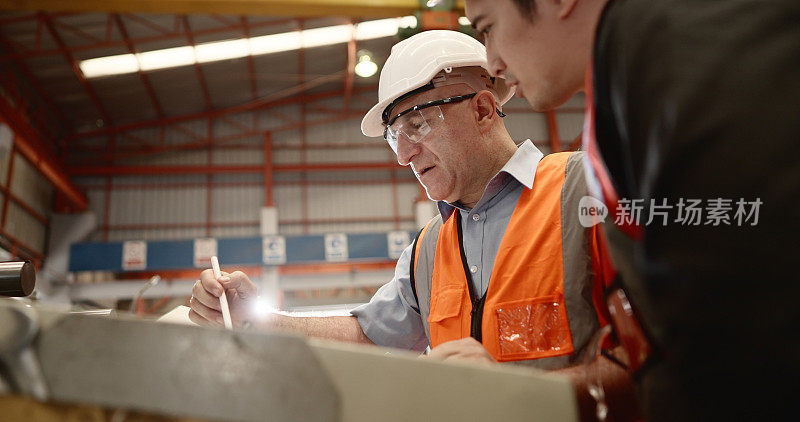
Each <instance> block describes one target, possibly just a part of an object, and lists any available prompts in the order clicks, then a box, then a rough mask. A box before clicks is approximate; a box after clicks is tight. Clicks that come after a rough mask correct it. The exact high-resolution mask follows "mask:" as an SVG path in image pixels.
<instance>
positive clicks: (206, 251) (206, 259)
mask: <svg viewBox="0 0 800 422" xmlns="http://www.w3.org/2000/svg"><path fill="white" fill-rule="evenodd" d="M215 255H217V239H214V238H209V239H195V240H194V266H195V268H211V257H212V256H215Z"/></svg>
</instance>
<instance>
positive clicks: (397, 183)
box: [70, 97, 583, 240]
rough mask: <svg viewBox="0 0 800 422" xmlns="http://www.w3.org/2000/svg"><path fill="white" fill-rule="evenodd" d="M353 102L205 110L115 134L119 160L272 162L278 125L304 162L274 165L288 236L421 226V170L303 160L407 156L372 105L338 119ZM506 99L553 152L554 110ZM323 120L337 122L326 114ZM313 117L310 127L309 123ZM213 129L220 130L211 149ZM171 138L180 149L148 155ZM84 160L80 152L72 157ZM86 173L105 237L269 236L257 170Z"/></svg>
mask: <svg viewBox="0 0 800 422" xmlns="http://www.w3.org/2000/svg"><path fill="white" fill-rule="evenodd" d="M359 101H361V102H364V103H365V101H364V99H361V100H359ZM582 106H583V98H582V97H577V98H574V99H572V100H571V101H570V103H568V104H566V105H565V107H566V108H567V109H568V110H567V111H564V112H560V113H558V114H557V124H558V127H559V135H560V139H561V140H562V144H563V145H564V148H566V145H568V144H569V143H570V142H572V141H573V140H574V139H575V137H576V136H578V135H579V134H580V132H581V129H582V124H583V115H582V113H581V112H580V110H578V109H580V108H582ZM341 107H342V99H341V98H333V99H327V100H323V101H318V102H315V103H311V104H306V105H287V106H282V107H279V108H272V109H268V110H258V111H252V112H245V113H239V114H236V115H230V116H226V117H224V118H221V119H215V120H214V121H213V123H212V124H209V123H208V121H207V120H197V121H187V122H181V123H179V124H175V125H173V126H169V127H166V128H163V129H159V128H149V129H142V130H137V131H133V132H130V133H127V134H122V135H117V136H115V137H114V147H115V148H116V152H115V157H116V158H117V159H116V160H114V161H113V164H115V165H123V166H136V165H138V166H229V167H230V166H233V167H235V166H255V167H260V166H263V165H264V149H263V146H264V136H265V133H266V132H267V130H272V133H271V142H272V148H273V150H272V163H273V165H274V166H279V167H280V166H296V168H298V169H297V170H290V171H278V172H275V173H274V175H273V181H274V187H273V198H274V204H275V206H276V207H277V208H278V215H279V231H280V233H281V234H287V235H291V234H303V233H309V234H318V233H328V232H371V231H389V230H413V229H414V228H415V223H414V206H413V205H414V202H415V201H416V198H417V197H418V196H419V194H420V188H419V186H418V184H417V181H416V179H415V178H414V177H413V174H412V173H411V171H410V170H409V169H407V168H403V169H390V168H386V169H363V170H330V169H328V170H319V169H306V170H301V169H300V166H307V167H314V166H318V165H326V164H342V163H352V164H353V165H356V166H357V165H359V164H364V163H385V164H390V163H393V162H395V160H396V158H395V156H394V154H393V153H392V151H391V150H390V149H389V148H388V147H387V146H386V145H385V144H384V142H383V141H382V140H380V139H370V138H366V137H364V136H363V135H362V134H361V131H360V121H361V115H360V113H353V115H352V117H347V118H341V117H340V118H338V119H336V116H337V115H338V116H341V114H340V111H341ZM304 109H305V110H304ZM506 109H507V110H510V111H509V112H508V116H507V117H506V118H505V122H506V125H507V127H508V129H509V132H510V134H511V136H512V138H514V139H515V140H517V141H522V140H524V139H532V140H533V141H534V142H535V143H536V145H537V146H538V147H539V148H541V149H542V150H543V151H544V152H545V153H547V152H549V151H550V144H549V137H550V136H549V131H548V126H547V120H546V118H545V116H544V115H543V114H538V113H532V112H530V110H529V107H528V105H527V103H526V102H524V100H520V99H513V100H512V101H511V102H509V103H508V104H507V105H506ZM337 113H339V114H337ZM321 121H324V122H326V123H324V124H315V123H314V122H321ZM303 122H307V123H309V125H308V126H305V127H304V126H303ZM160 132H163V137H162V136H161V133H160ZM209 139H212V140H213V147H211V149H210V150H209V147H208V145H209V143H208V140H209ZM92 142H95V143H97V145H98V148H106V149H108V145H107V144H105V143H103V142H101V141H98V140H89V141H88V144H87V143H86V141H82V145H91V144H92ZM159 144H161V145H166V146H175V147H176V149H175V150H173V151H168V152H164V153H159V154H155V155H145V154H143V151H146V150H147V148H152V147H155V146H158V145H159ZM187 145H188V146H189V147H186V146H187ZM75 159H80V156H78V155H75V156H70V160H75ZM109 163H110V162H109ZM76 183H77V184H79V186H82V187H84V188H86V189H87V191H88V192H87V194H88V197H89V202H90V208H91V209H92V210H93V211H94V212H95V213H96V214H97V215H98V220H99V221H101V222H102V223H101V227H100V230H98V232H97V233H95V234H94V235H93V238H94V240H104V239H107V240H128V239H145V240H156V239H177V238H194V237H204V236H214V237H239V236H257V235H258V234H259V218H260V209H261V207H262V206H264V203H265V187H264V177H263V174H262V173H259V172H256V171H249V172H245V173H235V174H233V173H232V174H225V173H219V174H212V175H206V174H193V175H177V174H176V175H173V174H165V175H142V176H114V177H108V178H107V177H80V178H76ZM209 189H210V195H211V196H210V198H209V196H208V195H209ZM108 194H110V196H109V197H108V198H106V195H108ZM209 199H210V200H209ZM106 205H107V212H106ZM209 207H210V208H209Z"/></svg>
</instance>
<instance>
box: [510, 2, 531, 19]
mask: <svg viewBox="0 0 800 422" xmlns="http://www.w3.org/2000/svg"><path fill="white" fill-rule="evenodd" d="M511 2H512V3H514V5H515V6H517V10H519V11H520V12H522V14H523V15H524V16H525V17H526V18H529V19H530V18H532V17H533V15H534V13H536V0H511Z"/></svg>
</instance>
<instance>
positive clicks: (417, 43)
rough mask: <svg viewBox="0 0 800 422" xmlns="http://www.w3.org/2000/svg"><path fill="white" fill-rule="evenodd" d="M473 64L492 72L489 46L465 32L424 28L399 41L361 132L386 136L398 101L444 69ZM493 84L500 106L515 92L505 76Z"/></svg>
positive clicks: (385, 69) (385, 68) (385, 66)
mask: <svg viewBox="0 0 800 422" xmlns="http://www.w3.org/2000/svg"><path fill="white" fill-rule="evenodd" d="M470 66H476V67H477V66H480V67H482V68H483V69H485V70H486V71H487V73H488V67H489V65H488V63H487V61H486V48H485V47H484V46H483V44H481V43H480V42H479V41H478V40H476V39H475V38H472V37H471V36H469V35H467V34H463V33H461V32H456V31H441V30H432V31H423V32H421V33H419V34H416V35H414V36H412V37H409V38H407V39H405V40H403V41H400V42H399V43H397V44H395V45H394V47H392V53H391V54H390V55H389V58H388V59H387V60H386V63H385V64H384V65H383V69H381V77H380V82H379V84H378V104H375V106H373V107H372V108H371V109H370V110H369V111H368V112H367V114H366V115H365V116H364V119H363V120H362V121H361V132H363V133H364V135H366V136H382V135H383V130H384V116H383V114H384V110H386V108H387V107H388V106H389V105H391V104H392V103H393V102H394V101H395V100H397V99H398V98H400V97H401V96H403V95H404V94H407V93H409V92H411V91H413V90H415V89H418V88H421V87H423V86H425V85H427V84H429V83H430V82H431V81H432V80H433V79H434V77H435V76H436V75H437V74H439V73H440V72H441V71H443V70H444V71H445V72H448V73H449V72H450V70H451V69H453V68H458V67H470ZM492 83H493V84H494V87H493V89H492V91H493V92H494V94H495V96H496V97H497V102H498V103H499V104H500V105H502V104H505V102H506V101H508V100H509V99H510V98H511V97H512V96H513V95H514V90H513V89H510V88H509V87H508V86H507V85H506V84H505V81H504V80H503V79H500V78H497V79H495V78H492ZM437 86H438V85H437Z"/></svg>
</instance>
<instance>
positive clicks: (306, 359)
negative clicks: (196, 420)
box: [38, 315, 340, 421]
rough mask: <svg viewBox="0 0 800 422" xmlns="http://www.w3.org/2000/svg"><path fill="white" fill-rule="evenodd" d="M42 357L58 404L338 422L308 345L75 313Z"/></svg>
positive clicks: (44, 340)
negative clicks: (84, 404)
mask: <svg viewBox="0 0 800 422" xmlns="http://www.w3.org/2000/svg"><path fill="white" fill-rule="evenodd" d="M38 351H39V357H40V360H41V365H42V370H43V372H44V375H45V378H46V380H47V384H48V386H49V387H50V392H51V397H52V399H54V400H57V401H63V402H68V403H91V404H96V405H102V406H108V407H119V408H129V409H136V410H143V411H152V412H158V413H165V414H172V415H177V416H189V417H202V418H206V419H220V420H237V421H238V420H242V421H255V420H274V421H297V420H303V421H335V420H339V413H340V412H339V406H340V405H339V397H338V395H337V393H336V390H335V388H334V386H333V384H332V383H331V381H330V380H329V379H328V377H327V375H326V373H325V372H324V371H323V370H322V368H321V366H320V363H319V361H318V360H317V358H316V357H315V355H314V354H313V353H312V352H311V350H310V349H309V347H308V345H307V344H306V343H305V341H304V340H303V339H302V338H298V337H293V336H288V335H281V334H266V333H251V332H247V333H245V332H233V331H224V330H219V329H212V328H201V327H191V326H179V325H168V324H158V323H153V322H145V321H134V320H125V319H123V318H101V317H96V316H85V315H70V316H65V317H63V318H60V319H58V320H57V321H56V322H55V323H54V324H53V325H51V326H49V327H44V328H43V329H42V332H41V334H40V338H39V341H38Z"/></svg>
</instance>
